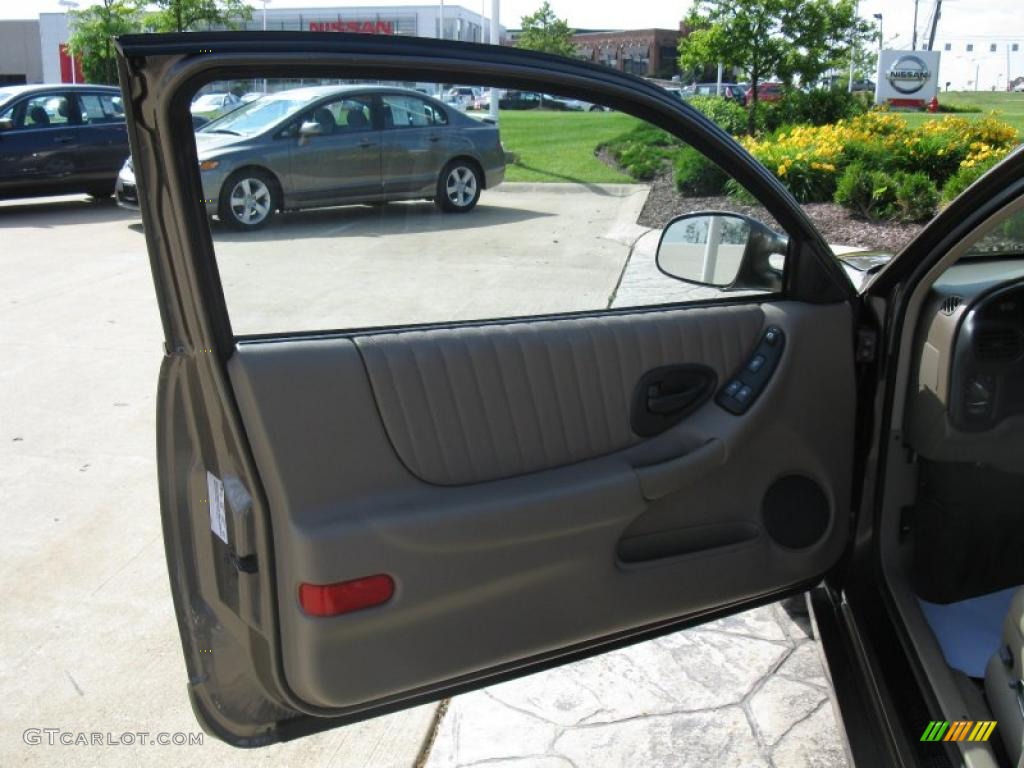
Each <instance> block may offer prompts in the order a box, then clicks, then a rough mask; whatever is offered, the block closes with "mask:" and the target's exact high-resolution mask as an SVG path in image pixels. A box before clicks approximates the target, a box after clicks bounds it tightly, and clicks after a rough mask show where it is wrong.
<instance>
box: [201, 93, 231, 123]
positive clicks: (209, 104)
mask: <svg viewBox="0 0 1024 768" xmlns="http://www.w3.org/2000/svg"><path fill="white" fill-rule="evenodd" d="M242 103H243V102H242V99H241V98H240V97H239V96H236V95H235V94H233V93H230V92H228V93H204V94H203V95H201V96H197V97H196V98H195V100H194V101H193V102H192V114H193V115H200V116H201V117H206V118H209V119H211V120H212V119H214V118H217V117H220V116H221V115H224V114H227V113H228V112H230V111H231V110H233V109H235V108H236V107H238V106H240V105H241V104H242Z"/></svg>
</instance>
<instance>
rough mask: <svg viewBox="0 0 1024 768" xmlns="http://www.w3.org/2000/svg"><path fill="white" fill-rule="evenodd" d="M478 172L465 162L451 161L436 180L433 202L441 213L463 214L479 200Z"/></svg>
mask: <svg viewBox="0 0 1024 768" xmlns="http://www.w3.org/2000/svg"><path fill="white" fill-rule="evenodd" d="M481 186H482V185H481V183H480V170H479V169H478V168H477V167H476V164H475V163H472V162H470V161H467V160H452V161H451V162H450V163H448V165H446V166H445V167H444V169H443V170H442V171H441V175H440V176H439V177H438V179H437V196H436V197H435V198H434V202H435V203H437V206H438V207H439V208H440V209H441V210H442V211H447V212H449V213H465V212H466V211H471V210H473V208H474V207H475V206H476V203H477V200H479V199H480V187H481Z"/></svg>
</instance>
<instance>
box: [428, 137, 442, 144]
mask: <svg viewBox="0 0 1024 768" xmlns="http://www.w3.org/2000/svg"><path fill="white" fill-rule="evenodd" d="M427 140H428V141H432V142H434V143H435V144H436V143H437V142H439V141H440V140H441V137H440V136H431V137H429V138H428V139H427Z"/></svg>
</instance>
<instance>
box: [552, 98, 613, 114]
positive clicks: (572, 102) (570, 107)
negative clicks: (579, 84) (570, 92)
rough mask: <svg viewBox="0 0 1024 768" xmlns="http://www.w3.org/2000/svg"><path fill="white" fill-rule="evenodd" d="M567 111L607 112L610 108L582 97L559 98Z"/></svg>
mask: <svg viewBox="0 0 1024 768" xmlns="http://www.w3.org/2000/svg"><path fill="white" fill-rule="evenodd" d="M559 101H560V102H562V104H564V105H565V110H566V111H567V112H607V111H608V108H607V107H603V106H601V105H600V104H594V103H593V102H590V101H583V100H582V99H559Z"/></svg>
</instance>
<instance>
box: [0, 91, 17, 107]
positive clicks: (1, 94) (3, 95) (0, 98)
mask: <svg viewBox="0 0 1024 768" xmlns="http://www.w3.org/2000/svg"><path fill="white" fill-rule="evenodd" d="M13 98H14V91H0V107H2V106H3V105H4V104H6V103H7V102H8V101H9V100H10V99H13Z"/></svg>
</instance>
